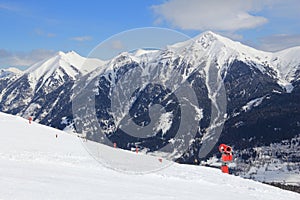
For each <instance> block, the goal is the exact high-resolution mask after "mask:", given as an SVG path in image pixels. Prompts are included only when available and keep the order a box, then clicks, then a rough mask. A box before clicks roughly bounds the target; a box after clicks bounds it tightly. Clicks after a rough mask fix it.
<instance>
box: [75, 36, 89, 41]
mask: <svg viewBox="0 0 300 200" xmlns="http://www.w3.org/2000/svg"><path fill="white" fill-rule="evenodd" d="M70 39H71V40H74V41H77V42H85V41H89V40H92V39H93V38H92V37H91V36H78V37H72V38H70Z"/></svg>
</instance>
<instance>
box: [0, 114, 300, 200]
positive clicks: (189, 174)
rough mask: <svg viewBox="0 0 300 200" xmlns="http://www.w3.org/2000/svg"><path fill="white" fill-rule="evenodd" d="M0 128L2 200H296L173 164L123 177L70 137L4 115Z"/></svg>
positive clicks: (254, 184) (216, 173) (269, 189)
mask: <svg viewBox="0 0 300 200" xmlns="http://www.w3.org/2000/svg"><path fill="white" fill-rule="evenodd" d="M0 127H1V133H0V137H1V140H0V145H1V153H0V163H1V164H0V169H1V170H0V175H1V179H0V187H1V188H2V189H3V190H0V198H1V199H24V198H26V199H41V198H43V199H44V198H46V199H95V198H97V199H119V198H122V197H123V198H126V199H128V198H130V199H186V198H188V199H199V198H200V199H220V198H222V199H225V200H227V199H228V200H229V199H245V200H248V199H249V200H253V199H264V200H269V199H270V200H271V199H274V197H275V198H276V199H278V200H281V199H291V200H293V199H299V197H300V196H299V194H296V193H292V192H288V191H284V190H281V189H278V188H275V187H271V186H267V185H264V184H261V183H257V182H254V181H250V180H244V179H242V178H239V177H235V176H229V175H226V174H222V173H221V172H220V170H216V169H210V168H205V167H196V166H187V165H178V164H174V165H172V166H170V167H169V168H167V169H165V170H162V171H159V172H155V173H152V174H147V175H128V174H123V173H119V172H116V171H113V170H111V169H107V168H104V167H102V166H101V165H100V164H99V163H98V162H96V161H95V160H94V159H92V158H91V157H90V156H89V154H88V153H87V152H86V151H85V149H84V147H83V146H82V144H81V141H80V139H79V138H78V137H76V136H74V135H70V134H67V133H64V132H61V131H58V130H56V129H53V128H49V127H45V126H42V125H39V124H36V123H33V124H31V125H30V124H28V122H27V120H24V119H22V118H20V117H15V116H11V115H7V114H3V113H0ZM56 135H58V137H57V138H56ZM99 148H100V151H102V150H104V149H102V148H106V147H104V146H102V145H99ZM101 149H102V150H101ZM110 149H111V152H110V153H111V154H114V155H115V156H116V158H118V159H124V156H125V157H135V158H136V157H139V158H140V159H143V162H149V163H151V162H153V161H152V160H151V158H150V157H148V156H138V155H136V154H135V153H134V154H132V153H130V152H128V153H127V152H124V151H122V150H118V149H113V148H110ZM156 162H158V161H157V160H156ZM158 163H159V162H158ZM135 164H138V163H135ZM116 188H117V191H118V192H116Z"/></svg>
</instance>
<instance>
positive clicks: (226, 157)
mask: <svg viewBox="0 0 300 200" xmlns="http://www.w3.org/2000/svg"><path fill="white" fill-rule="evenodd" d="M219 151H220V152H221V153H222V158H221V159H222V166H221V170H222V172H223V173H227V174H229V168H228V163H229V162H232V148H231V146H228V145H226V144H220V146H219Z"/></svg>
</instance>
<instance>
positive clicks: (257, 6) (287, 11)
mask: <svg viewBox="0 0 300 200" xmlns="http://www.w3.org/2000/svg"><path fill="white" fill-rule="evenodd" d="M299 10H300V1H298V0H226V1H224V0H210V1H208V0H189V1H187V0H130V1H116V0H109V1H93V0H85V1H67V0H66V1H57V0H51V1H50V0H43V1H38V0H23V1H21V0H9V1H8V0H7V1H2V0H0V26H1V31H0V36H1V37H0V68H1V67H7V66H28V65H30V64H32V63H34V62H36V61H38V60H40V59H43V58H45V57H48V56H50V55H51V54H53V53H54V52H56V51H70V50H74V51H76V52H78V53H79V54H81V55H83V56H87V55H88V53H89V52H90V51H91V50H92V49H93V48H94V47H95V46H96V45H97V44H99V43H100V42H102V41H103V40H105V39H107V38H109V37H111V36H112V35H114V34H118V33H120V32H123V31H126V30H130V29H134V28H142V27H161V28H170V29H174V30H177V31H180V32H182V33H184V34H187V35H188V36H190V37H193V36H195V35H197V34H200V33H201V32H203V31H206V30H211V31H214V32H217V33H220V34H222V35H224V36H227V37H229V38H231V39H234V40H238V41H241V42H242V43H244V44H247V45H250V46H253V47H255V48H258V49H262V50H267V51H276V50H280V49H284V48H287V47H292V46H297V45H300V20H299V19H300V12H299Z"/></svg>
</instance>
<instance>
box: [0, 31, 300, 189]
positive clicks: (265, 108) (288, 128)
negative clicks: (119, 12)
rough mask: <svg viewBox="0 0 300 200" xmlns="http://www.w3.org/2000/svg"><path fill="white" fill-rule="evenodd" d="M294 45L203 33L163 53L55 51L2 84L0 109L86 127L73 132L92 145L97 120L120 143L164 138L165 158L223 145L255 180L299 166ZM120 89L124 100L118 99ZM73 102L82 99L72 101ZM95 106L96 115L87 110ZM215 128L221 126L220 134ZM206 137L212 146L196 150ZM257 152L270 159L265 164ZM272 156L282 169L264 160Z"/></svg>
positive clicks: (200, 156)
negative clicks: (260, 44)
mask: <svg viewBox="0 0 300 200" xmlns="http://www.w3.org/2000/svg"><path fill="white" fill-rule="evenodd" d="M299 51H300V50H299V48H291V49H287V50H284V51H281V52H276V53H270V52H263V51H258V50H256V49H253V48H251V47H247V46H245V45H243V44H241V43H239V42H234V41H231V40H230V39H228V38H225V37H222V36H220V35H217V34H215V33H212V32H205V33H203V34H201V35H199V36H197V37H195V38H193V39H191V40H188V41H185V42H182V43H178V44H172V45H170V46H167V47H166V48H165V49H162V50H156V51H153V50H151V51H149V50H137V51H134V52H131V53H129V52H123V53H121V54H119V55H118V56H116V57H115V58H113V59H111V60H108V61H105V62H103V61H101V60H96V59H87V60H86V59H85V58H83V57H81V56H79V55H77V54H76V53H75V52H69V53H62V52H59V53H57V54H56V55H55V56H54V57H52V58H50V59H47V60H44V61H42V62H40V63H37V64H35V65H33V66H32V67H31V68H30V69H28V70H27V71H26V72H25V73H24V74H21V75H18V76H14V77H15V78H14V80H13V81H9V82H2V83H3V84H1V85H2V86H1V87H3V89H2V90H1V94H0V110H1V111H4V112H7V113H11V114H16V115H20V116H23V117H24V118H28V117H29V116H33V118H34V120H35V121H37V122H40V123H42V124H45V125H48V126H52V127H55V128H58V129H61V130H63V129H65V128H66V127H71V128H72V125H74V124H75V125H77V124H85V126H84V127H79V128H78V127H75V128H76V131H77V132H78V133H83V134H84V135H86V136H87V138H88V139H90V140H93V141H98V142H99V141H100V140H101V138H102V137H99V135H97V131H95V130H94V126H93V125H95V124H93V122H95V121H96V122H97V123H98V125H97V126H96V127H99V125H100V128H101V130H102V131H103V133H104V134H105V137H107V138H108V139H109V140H110V142H116V143H118V146H119V147H121V148H123V149H127V150H130V149H131V148H135V147H136V146H139V147H140V148H141V149H143V150H145V151H148V152H155V151H157V150H160V149H161V148H164V147H165V146H168V145H169V146H171V147H170V152H171V153H173V154H171V155H172V156H173V157H172V159H173V160H176V159H177V158H178V160H177V161H178V162H181V163H190V164H199V162H198V161H199V160H201V161H205V160H206V159H209V158H212V157H214V156H216V155H218V152H217V145H218V144H219V143H227V144H229V145H232V146H233V147H234V149H235V156H236V158H237V159H239V162H238V163H237V164H238V165H237V166H236V169H235V173H236V174H240V175H245V176H247V177H252V178H255V177H257V176H255V173H257V172H259V170H254V169H262V170H263V169H266V170H271V171H272V173H273V172H274V173H273V174H275V175H276V176H278V177H283V176H282V172H284V173H286V174H285V175H287V176H289V175H293V174H296V173H299V168H300V158H299V156H300V155H299V154H298V153H297V152H298V149H297V145H294V143H295V142H294V141H296V144H298V143H297V138H299V133H300V126H299V124H300V102H299V101H298V99H299V97H300V81H299V77H300V70H299V66H300V60H299V58H298V56H297V55H298V52H299ZM82 63H84V66H82ZM133 72H134V73H133ZM6 80H8V79H6ZM127 80H130V81H127ZM142 80H143V81H144V82H143V81H142ZM0 81H1V79H0ZM80 83H82V84H80ZM146 83H147V84H146ZM78 86H79V87H78ZM181 86H185V87H186V88H190V90H185V89H182V90H180V87H181ZM182 88H183V87H182ZM178 89H179V90H178ZM191 90H192V91H191ZM78 91H83V92H82V93H79V94H77V93H78ZM172 91H175V92H177V93H172ZM187 91H188V92H187ZM190 94H195V97H194V99H193V98H190V97H191V95H190ZM124 96H125V97H130V98H127V99H126V98H123V99H121V100H120V101H118V99H116V97H124ZM77 100H78V101H79V102H82V105H81V104H79V105H75V106H74V102H76V101H77ZM88 100H89V101H88ZM93 100H95V104H92V105H89V102H93ZM133 100H134V101H133ZM112 104H113V105H112ZM195 105H196V106H195ZM76 106H77V107H76ZM187 108H188V109H187ZM81 110H82V111H83V112H82V113H80V115H82V116H76V113H75V112H77V111H81ZM94 110H95V111H96V113H95V116H96V117H97V119H96V120H94V119H93V118H91V115H90V114H91V112H90V111H94ZM183 113H185V114H183ZM92 116H93V115H92ZM182 116H184V117H185V120H181V119H182ZM183 121H184V122H188V123H183ZM223 122H225V123H224V127H223V126H222V125H223ZM182 124H185V125H186V126H185V127H184V128H183V129H180V125H182ZM191 124H194V125H191ZM130 128H134V130H133V129H130ZM128 130H129V131H128ZM179 130H180V131H181V133H182V134H181V135H180V137H177V138H176V135H175V136H174V133H177V132H178V131H179ZM215 130H222V133H220V134H221V135H220V138H219V140H218V138H217V137H214V134H213V133H214V131H215ZM129 132H131V133H132V135H129V134H126V133H129ZM141 134H144V137H140V136H141ZM177 135H178V134H177ZM146 136H147V137H146ZM206 139H209V141H213V142H215V143H212V145H211V149H208V150H207V152H202V151H201V148H202V147H203V146H205V144H206V143H205V142H206ZM181 141H185V142H186V144H185V143H182V142H181ZM174 144H180V145H177V146H176V145H174ZM280 144H283V145H282V148H275V146H278V145H280ZM285 144H288V145H285ZM289 144H291V145H289ZM214 145H215V146H214ZM174 146H175V147H176V148H174ZM177 147H179V148H177ZM210 150H211V151H210ZM269 154H270V155H269ZM264 155H269V156H270V158H272V159H269V160H268V159H266V160H263V161H265V162H262V159H261V158H262V157H264ZM277 159H278V162H279V163H280V166H281V167H273V168H272V167H269V168H265V167H264V166H265V165H270V166H272V165H273V164H272V163H270V162H272V160H277ZM250 166H254V168H252V170H250ZM284 166H287V167H286V168H284ZM249 173H250V174H249ZM284 177H286V176H284ZM259 180H262V179H261V178H259ZM276 180H277V179H276ZM278 180H279V181H280V182H284V181H285V180H282V179H280V178H279V179H278ZM299 182H300V181H298V183H299Z"/></svg>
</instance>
